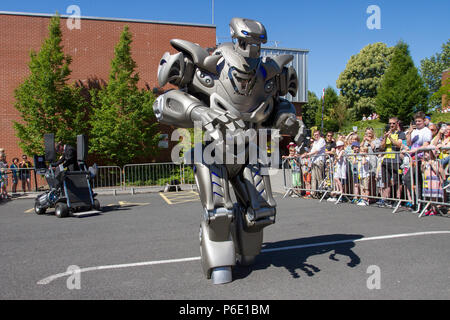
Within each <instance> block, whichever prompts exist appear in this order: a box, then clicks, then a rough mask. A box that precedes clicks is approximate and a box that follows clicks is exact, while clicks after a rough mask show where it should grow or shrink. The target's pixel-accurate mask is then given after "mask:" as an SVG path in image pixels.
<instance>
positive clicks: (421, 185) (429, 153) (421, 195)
mask: <svg viewBox="0 0 450 320" xmlns="http://www.w3.org/2000/svg"><path fill="white" fill-rule="evenodd" d="M438 151H439V152H438ZM440 153H442V154H443V155H444V156H440ZM449 154H450V147H441V148H439V150H438V149H436V148H435V147H433V146H431V147H425V148H420V149H418V150H417V151H416V152H415V153H414V154H413V158H414V166H415V171H414V172H415V176H416V185H417V186H418V187H417V189H416V194H417V199H418V204H419V205H418V210H417V213H419V218H420V217H422V216H424V215H429V214H430V213H432V214H435V213H436V212H437V211H439V210H441V209H443V208H444V207H445V208H446V210H448V207H449V206H450V199H449V197H450V187H449V186H450V175H449V167H450V166H449V160H450V158H448V157H449ZM428 209H430V210H428ZM427 210H428V211H427Z"/></svg>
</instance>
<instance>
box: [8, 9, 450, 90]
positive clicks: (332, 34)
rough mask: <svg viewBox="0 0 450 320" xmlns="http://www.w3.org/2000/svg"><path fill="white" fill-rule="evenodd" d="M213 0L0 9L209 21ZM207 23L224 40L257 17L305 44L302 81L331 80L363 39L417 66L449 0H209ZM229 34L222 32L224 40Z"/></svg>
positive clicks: (272, 37)
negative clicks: (376, 20)
mask: <svg viewBox="0 0 450 320" xmlns="http://www.w3.org/2000/svg"><path fill="white" fill-rule="evenodd" d="M212 2H213V1H212V0H195V1H194V0H184V1H182V0H166V1H154V0H142V1H141V0H128V1H105V0H78V1H77V0H67V1H66V0H48V1H30V0H20V1H17V0H14V1H12V0H2V2H1V4H0V11H20V12H34V13H54V12H55V11H58V12H59V13H60V14H66V10H67V8H68V6H70V5H78V6H79V7H80V9H81V15H82V16H96V17H111V18H131V19H146V20H163V21H174V22H192V23H201V24H212ZM370 5H377V6H378V7H379V8H380V10H381V29H380V30H369V29H368V28H367V26H366V21H367V19H368V18H369V16H370V14H368V13H366V10H367V8H368V7H369V6H370ZM214 8H215V10H214V24H215V25H216V27H217V37H218V38H219V41H220V42H225V41H229V27H228V24H229V22H230V20H231V18H232V17H244V18H250V19H255V20H259V21H261V22H262V23H263V24H264V25H265V27H266V29H267V33H268V39H269V43H268V45H270V46H273V45H274V42H273V41H277V42H278V46H279V47H284V48H301V49H309V50H310V53H309V65H308V78H309V79H308V89H309V90H310V91H313V92H315V93H316V94H317V95H319V96H320V95H321V91H322V88H324V87H327V86H332V87H334V88H335V87H336V80H337V78H338V76H339V74H340V73H341V72H342V70H344V68H345V66H346V64H347V62H348V60H349V58H350V57H351V56H352V55H354V54H356V53H358V52H359V51H360V50H361V49H362V48H363V47H364V46H366V45H367V44H369V43H374V42H384V43H386V44H387V45H389V46H393V45H395V44H396V43H397V42H398V41H399V40H403V41H405V42H406V43H407V44H409V46H410V52H411V55H412V57H413V60H414V62H415V64H416V66H417V67H419V66H420V60H422V59H423V58H426V57H430V56H432V55H434V54H435V53H436V52H439V51H441V45H442V44H443V43H444V42H446V41H447V40H448V39H449V38H450V18H449V13H450V1H449V0H428V1H423V0H422V1H418V0H409V1H408V0H369V1H367V0H315V1H305V0H288V1H274V0H271V1H268V0H259V1H258V0H246V1H244V0H239V1H236V0H214ZM227 39H228V40H227Z"/></svg>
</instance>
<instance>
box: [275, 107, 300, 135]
mask: <svg viewBox="0 0 450 320" xmlns="http://www.w3.org/2000/svg"><path fill="white" fill-rule="evenodd" d="M299 127H300V125H299V123H298V121H297V118H296V117H295V114H292V113H283V114H281V115H280V116H279V117H278V119H277V120H276V122H275V128H277V129H279V130H280V133H281V134H288V135H290V136H293V137H295V136H296V135H297V133H298V131H299Z"/></svg>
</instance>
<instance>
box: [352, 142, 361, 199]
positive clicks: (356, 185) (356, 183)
mask: <svg viewBox="0 0 450 320" xmlns="http://www.w3.org/2000/svg"><path fill="white" fill-rule="evenodd" d="M350 147H351V149H352V152H351V153H350V154H351V156H350V158H349V160H350V166H351V169H352V180H353V196H354V198H353V200H352V203H358V202H359V201H360V199H359V196H360V195H361V192H360V190H361V188H360V179H359V173H358V162H359V160H358V159H359V152H360V145H359V142H357V141H355V142H353V143H352V144H351V146H350Z"/></svg>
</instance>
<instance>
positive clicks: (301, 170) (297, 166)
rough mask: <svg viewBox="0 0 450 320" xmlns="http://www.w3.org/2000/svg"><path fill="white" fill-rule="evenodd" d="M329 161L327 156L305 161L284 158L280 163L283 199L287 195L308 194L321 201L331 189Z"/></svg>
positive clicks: (300, 158) (331, 180)
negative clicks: (283, 191)
mask: <svg viewBox="0 0 450 320" xmlns="http://www.w3.org/2000/svg"><path fill="white" fill-rule="evenodd" d="M331 161H332V157H330V156H328V155H322V156H315V157H311V158H307V159H305V158H302V157H285V158H284V159H283V161H282V168H283V180H284V188H285V190H286V193H285V194H284V197H283V198H285V197H286V196H287V195H289V194H295V195H297V196H299V195H302V194H306V192H309V193H310V194H311V196H312V197H317V198H320V197H321V198H322V199H323V198H324V197H325V195H326V194H327V192H329V191H331V190H332V188H333V179H332V172H331V171H330V170H329V169H330V168H331V166H330V163H331ZM287 169H289V170H287ZM291 169H292V170H291ZM320 194H322V195H320ZM322 199H321V200H322Z"/></svg>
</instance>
